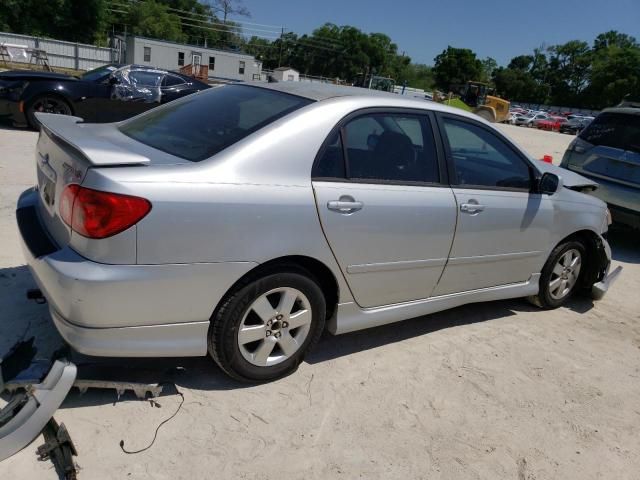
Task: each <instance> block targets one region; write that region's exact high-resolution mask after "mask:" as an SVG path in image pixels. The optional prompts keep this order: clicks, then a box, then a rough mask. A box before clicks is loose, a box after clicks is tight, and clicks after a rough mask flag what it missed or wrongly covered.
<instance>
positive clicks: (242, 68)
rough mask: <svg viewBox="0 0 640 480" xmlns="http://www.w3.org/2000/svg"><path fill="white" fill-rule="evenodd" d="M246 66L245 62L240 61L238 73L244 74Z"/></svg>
mask: <svg viewBox="0 0 640 480" xmlns="http://www.w3.org/2000/svg"><path fill="white" fill-rule="evenodd" d="M244 66H245V63H244V62H240V66H239V67H238V73H239V74H240V75H244Z"/></svg>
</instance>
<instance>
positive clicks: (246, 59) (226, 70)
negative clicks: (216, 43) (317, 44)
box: [125, 36, 297, 81]
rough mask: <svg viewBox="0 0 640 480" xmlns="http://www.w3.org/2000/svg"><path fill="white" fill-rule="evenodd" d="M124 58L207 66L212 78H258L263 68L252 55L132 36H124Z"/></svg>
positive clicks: (169, 67) (136, 61)
mask: <svg viewBox="0 0 640 480" xmlns="http://www.w3.org/2000/svg"><path fill="white" fill-rule="evenodd" d="M125 58H126V63H134V64H137V65H149V66H152V67H158V68H164V69H166V70H179V69H180V68H182V67H185V66H188V65H193V66H194V67H197V66H206V67H207V68H208V77H209V78H210V79H212V80H215V79H218V80H231V81H243V80H244V81H251V80H260V72H261V71H262V63H261V62H260V61H258V60H256V59H255V58H254V57H253V56H251V55H247V54H243V53H235V52H227V51H225V50H215V49H213V48H205V47H200V46H197V45H185V44H181V43H175V42H168V41H164V40H153V39H150V38H145V37H135V36H134V37H128V38H127V42H126V57H125ZM296 74H297V72H296Z"/></svg>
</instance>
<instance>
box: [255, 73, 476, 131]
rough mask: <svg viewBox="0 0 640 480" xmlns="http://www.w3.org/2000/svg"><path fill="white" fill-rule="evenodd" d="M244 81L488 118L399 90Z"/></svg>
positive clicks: (367, 103)
mask: <svg viewBox="0 0 640 480" xmlns="http://www.w3.org/2000/svg"><path fill="white" fill-rule="evenodd" d="M243 84H244V85H248V86H251V87H258V88H264V89H268V90H273V91H278V92H283V93H288V94H290V95H297V96H299V97H303V98H307V99H309V100H314V101H316V102H322V101H323V100H346V99H349V98H351V99H354V100H356V99H357V100H359V103H360V104H361V106H362V108H366V107H399V108H412V109H420V110H430V111H436V112H443V113H451V114H454V115H457V116H460V117H467V118H472V119H475V120H480V121H482V122H484V123H487V122H486V120H484V119H481V118H480V117H478V116H477V115H475V114H473V113H472V112H469V111H466V110H463V109H460V108H456V107H451V106H449V105H445V104H442V103H437V102H434V101H433V100H427V99H423V98H417V97H409V96H405V95H400V94H397V93H390V92H382V91H380V90H370V89H368V88H360V87H351V86H346V85H333V84H330V83H312V82H274V83H265V82H243Z"/></svg>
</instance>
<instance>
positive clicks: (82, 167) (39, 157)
mask: <svg viewBox="0 0 640 480" xmlns="http://www.w3.org/2000/svg"><path fill="white" fill-rule="evenodd" d="M37 118H38V121H39V122H40V123H41V125H42V128H41V130H40V137H39V138H38V143H37V145H36V165H37V168H36V171H37V181H38V191H39V195H40V202H39V203H38V213H39V216H40V219H41V221H42V222H43V223H44V225H45V227H46V229H47V231H48V232H49V234H50V235H51V237H52V239H53V240H54V241H55V243H56V244H57V245H59V246H60V247H62V246H65V245H67V244H68V243H69V241H70V238H71V229H70V228H69V226H68V225H67V224H66V223H64V221H63V220H62V218H61V217H60V210H59V207H60V196H61V194H62V192H63V190H64V189H65V187H66V186H67V185H69V184H72V183H76V184H82V182H83V180H84V178H85V176H86V173H87V170H88V169H90V168H97V167H112V166H123V165H132V166H133V165H147V164H149V163H150V160H149V158H148V157H145V156H142V155H140V154H137V153H132V152H131V151H129V150H125V149H124V148H122V147H120V146H118V145H117V144H116V143H114V142H113V141H112V139H110V138H109V130H108V129H107V130H104V129H103V130H96V129H92V127H93V126H92V125H90V124H82V123H79V122H80V121H81V120H82V119H80V118H77V117H70V116H64V115H54V114H42V113H41V114H37ZM99 132H104V133H102V134H100V133H99Z"/></svg>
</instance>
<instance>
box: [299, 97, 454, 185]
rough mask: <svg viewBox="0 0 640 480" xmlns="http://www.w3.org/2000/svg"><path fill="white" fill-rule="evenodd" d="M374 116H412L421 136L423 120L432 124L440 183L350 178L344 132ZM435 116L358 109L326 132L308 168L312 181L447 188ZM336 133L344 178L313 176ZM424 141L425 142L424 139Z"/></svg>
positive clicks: (416, 111) (407, 110)
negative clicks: (357, 121)
mask: <svg viewBox="0 0 640 480" xmlns="http://www.w3.org/2000/svg"><path fill="white" fill-rule="evenodd" d="M374 114H386V115H392V116H393V115H396V116H397V115H412V116H417V117H419V119H420V124H421V127H422V135H423V137H424V135H425V134H426V133H427V130H426V129H425V128H424V127H425V125H424V123H425V118H426V119H428V120H429V123H430V124H431V130H430V131H431V133H432V134H433V141H434V145H435V150H436V164H437V168H438V177H439V179H440V181H439V182H421V181H409V180H378V179H360V178H349V177H350V175H349V174H350V172H349V161H348V152H347V133H346V130H345V126H346V125H347V124H348V123H349V122H351V121H352V120H355V119H357V118H359V117H362V116H365V115H374ZM436 121H437V119H436V116H435V115H434V112H433V111H432V110H427V109H424V110H423V109H419V108H403V107H367V108H361V109H359V110H354V111H353V112H351V113H349V114H348V115H346V116H345V117H343V118H342V119H341V120H340V121H339V122H338V123H337V124H336V125H335V126H334V127H333V128H332V129H331V131H330V132H329V134H328V135H327V137H326V138H325V140H324V141H323V143H322V145H321V147H320V149H319V150H318V153H317V154H316V156H315V159H314V161H313V166H312V168H311V180H312V181H313V180H315V181H323V182H336V183H361V184H373V185H408V186H427V187H449V180H448V178H449V175H448V172H447V170H446V168H445V167H446V165H447V163H446V162H447V160H446V156H445V153H444V150H443V148H442V143H443V142H442V139H441V135H440V131H439V128H438V126H437V125H436ZM336 131H338V132H339V134H340V140H341V143H342V161H343V163H344V171H345V177H339V178H337V177H320V176H315V174H314V172H315V171H316V170H317V167H318V164H319V163H320V160H321V159H322V157H323V156H324V152H325V150H326V149H327V148H328V146H329V144H330V139H331V138H333V135H334V134H335V133H336ZM423 141H424V139H423Z"/></svg>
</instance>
